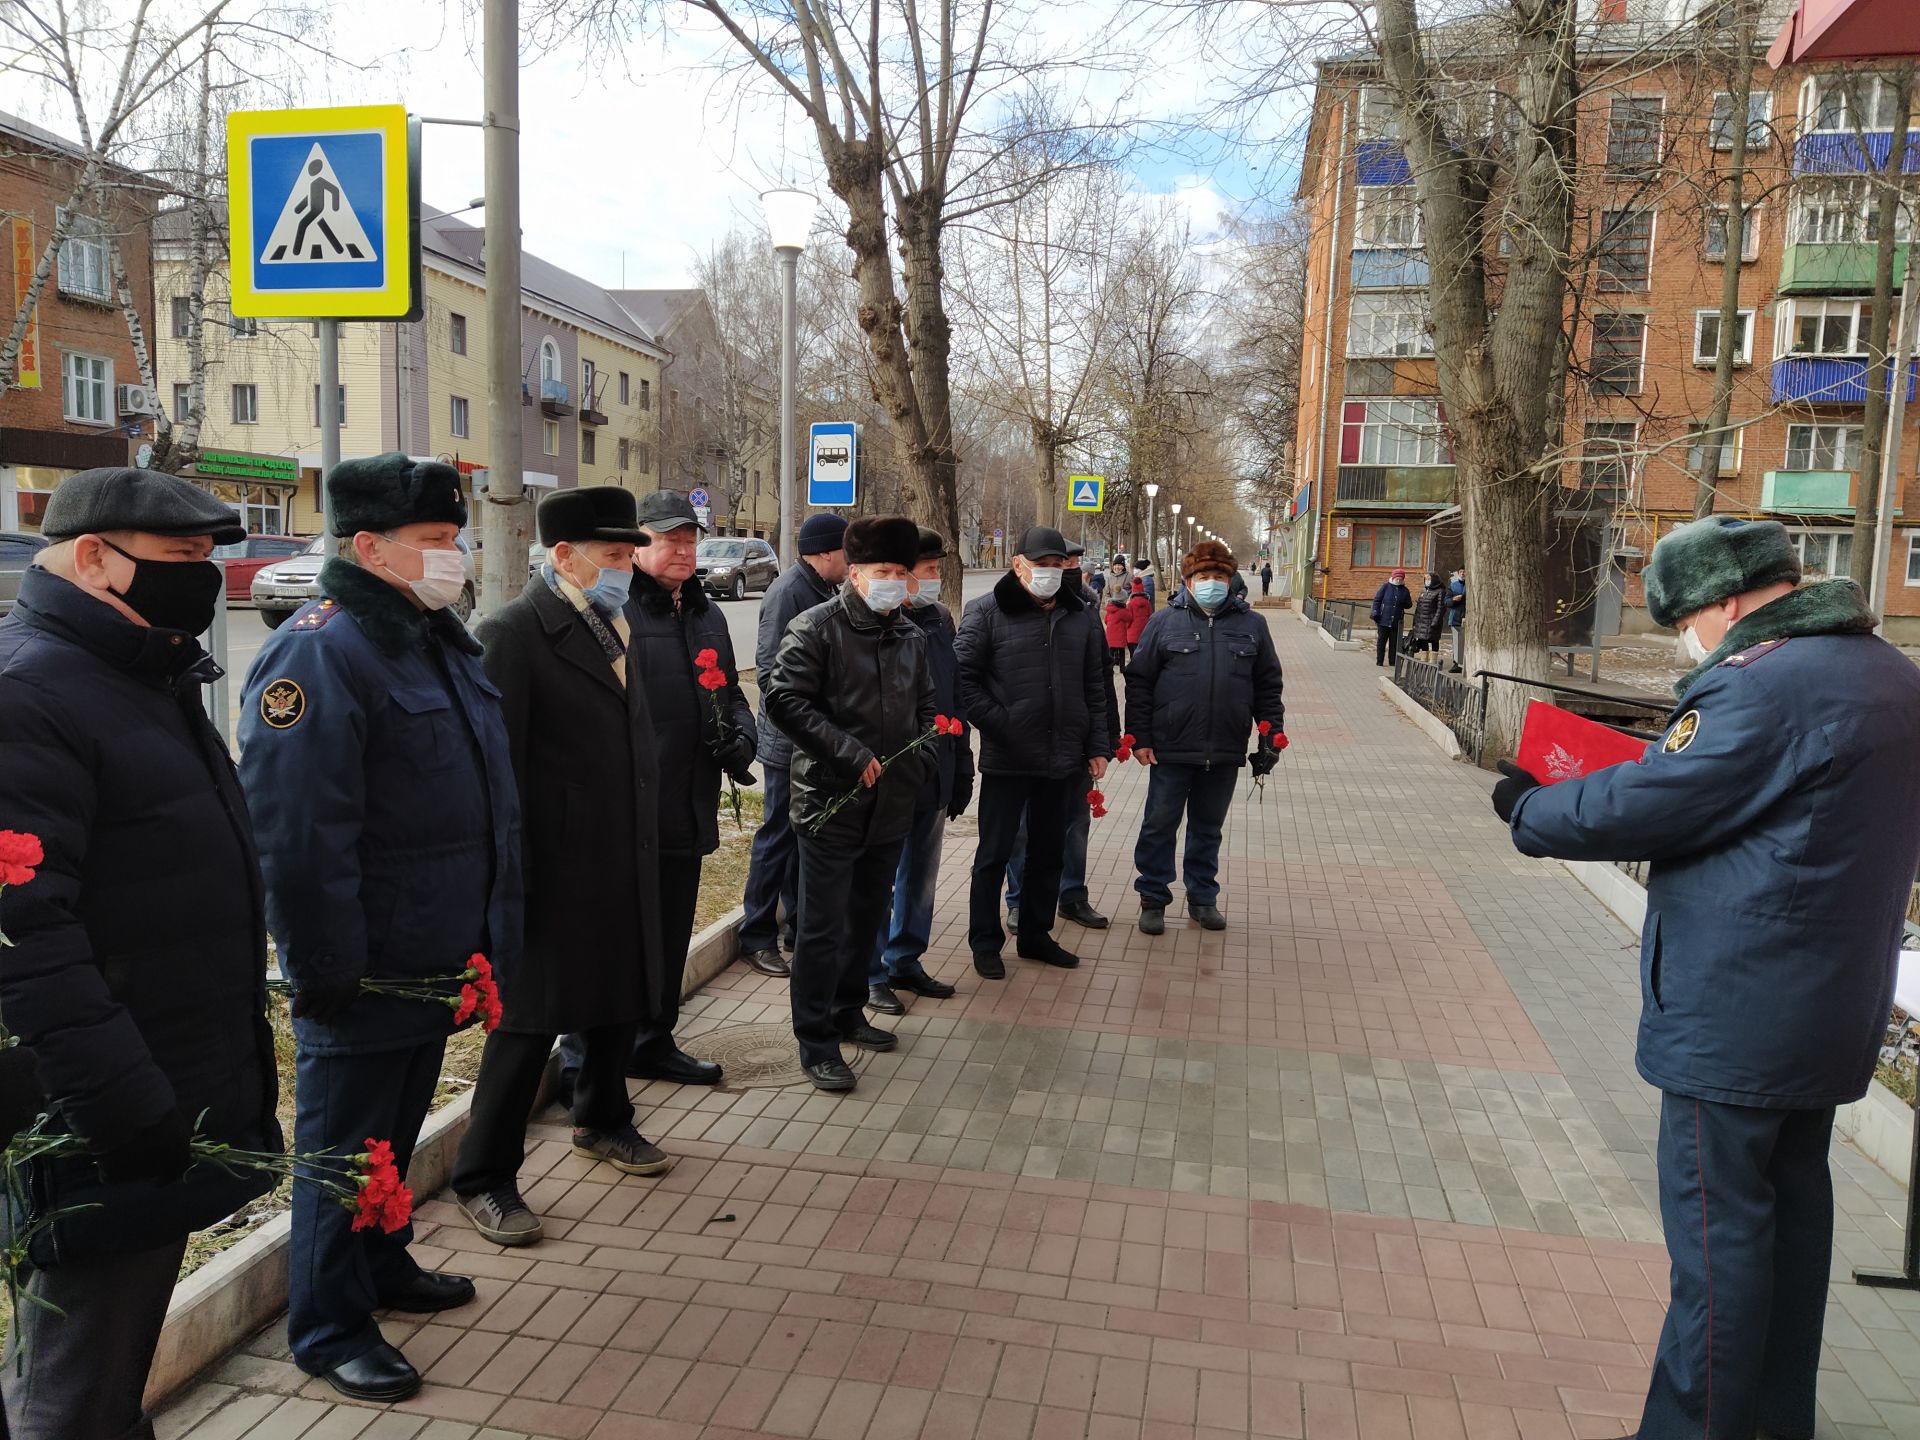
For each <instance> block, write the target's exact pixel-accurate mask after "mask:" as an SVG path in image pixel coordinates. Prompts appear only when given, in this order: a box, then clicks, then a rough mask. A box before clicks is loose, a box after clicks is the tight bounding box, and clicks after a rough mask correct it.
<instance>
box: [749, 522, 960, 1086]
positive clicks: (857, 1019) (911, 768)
mask: <svg viewBox="0 0 1920 1440" xmlns="http://www.w3.org/2000/svg"><path fill="white" fill-rule="evenodd" d="M846 550H847V584H846V587H845V588H844V589H843V590H842V591H841V592H840V593H839V595H837V596H835V597H834V598H833V599H832V600H830V601H828V602H827V603H826V604H824V605H816V606H814V607H813V608H812V609H811V610H808V611H806V612H805V613H803V614H801V615H800V616H799V617H797V618H796V619H795V620H794V622H793V623H792V624H791V625H789V626H788V627H787V638H786V639H785V640H783V641H781V642H780V652H779V654H777V655H776V656H775V657H774V660H773V665H772V666H771V668H770V669H769V670H768V671H767V672H766V673H765V674H764V675H763V676H762V677H761V682H760V683H761V685H762V687H763V693H764V694H765V696H766V706H767V713H768V714H769V715H770V716H772V717H773V722H774V724H776V725H778V726H779V727H780V728H781V730H782V731H784V732H785V733H786V734H787V735H788V736H789V737H791V739H792V741H793V747H794V749H793V827H794V831H795V833H796V834H797V835H798V836H799V839H800V933H799V935H798V937H797V938H796V941H795V944H794V949H793V985H792V990H793V1033H794V1037H795V1038H796V1039H797V1040H798V1041H799V1042H800V1063H801V1065H802V1066H803V1067H804V1068H805V1070H806V1072H807V1078H808V1079H809V1080H811V1081H813V1083H814V1085H815V1086H817V1087H818V1088H819V1089H822V1090H835V1091H838V1090H851V1089H852V1088H853V1085H854V1074H853V1071H852V1069H851V1068H849V1066H848V1065H847V1063H846V1060H845V1058H844V1057H843V1056H842V1054H841V1050H840V1047H841V1045H842V1044H843V1043H845V1044H848V1045H854V1046H857V1047H859V1048H860V1049H862V1050H891V1049H893V1048H894V1047H895V1046H896V1045H897V1044H898V1043H899V1041H898V1039H897V1038H896V1037H895V1036H894V1035H893V1034H892V1033H891V1032H890V1031H886V1030H881V1029H878V1028H876V1027H875V1026H874V1025H872V1024H870V1023H869V1022H868V1020H867V1017H866V1013H865V1012H864V1010H862V1008H861V1004H862V1002H863V1001H864V1000H865V999H866V998H867V966H868V963H869V962H870V961H871V959H872V957H873V946H874V941H875V939H876V937H877V936H878V935H879V933H880V926H881V924H882V922H883V921H884V920H885V918H886V915H887V910H888V907H889V906H890V904H891V903H892V900H893V876H894V871H895V870H896V869H897V868H898V866H899V863H900V847H901V845H902V843H903V842H904V841H905V840H906V837H907V830H908V828H909V827H910V826H911V825H912V823H913V812H914V809H915V807H916V805H917V804H918V801H919V796H920V792H921V787H922V786H923V785H924V783H925V782H926V780H927V777H928V776H929V774H930V773H932V771H933V769H934V766H935V762H934V759H933V752H932V751H931V750H930V749H929V748H927V747H925V746H923V747H922V748H920V749H918V750H915V751H913V752H912V753H910V754H904V755H901V754H900V752H901V751H902V750H903V749H905V747H906V746H908V745H910V744H912V743H913V741H915V740H916V739H918V738H919V737H920V736H922V735H927V734H929V733H931V732H932V730H933V717H934V714H935V713H936V712H935V707H934V703H933V678H932V676H931V675H930V674H929V673H928V670H927V657H926V643H927V642H926V639H925V637H924V636H922V634H921V632H920V627H919V626H917V625H915V624H914V623H913V622H912V621H911V620H909V619H907V617H906V616H905V615H903V614H901V607H902V606H903V605H904V604H905V603H906V599H907V593H908V583H909V581H910V579H911V577H912V575H913V567H914V564H915V562H916V561H917V560H918V559H919V553H920V527H919V526H918V525H915V524H914V523H913V521H911V520H909V519H907V518H906V517H905V516H904V515H886V516H879V517H873V516H861V517H860V518H859V519H857V520H855V521H853V522H852V523H851V524H850V525H848V526H847V533H846ZM893 755H899V756H900V758H898V759H896V760H894V761H893V762H892V763H891V764H889V765H883V764H882V761H883V759H884V758H885V757H888V756H893ZM849 794H851V795H852V796H853V799H852V800H851V802H849V803H845V804H842V803H841V801H842V797H844V796H847V795H849ZM836 806H838V807H839V808H838V809H836V808H835V807H836Z"/></svg>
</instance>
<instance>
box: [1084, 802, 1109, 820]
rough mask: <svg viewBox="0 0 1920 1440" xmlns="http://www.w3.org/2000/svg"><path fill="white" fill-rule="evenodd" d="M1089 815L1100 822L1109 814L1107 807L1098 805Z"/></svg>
mask: <svg viewBox="0 0 1920 1440" xmlns="http://www.w3.org/2000/svg"><path fill="white" fill-rule="evenodd" d="M1088 813H1089V814H1091V815H1092V816H1093V818H1094V819H1096V820H1098V819H1100V818H1101V817H1102V816H1104V815H1105V814H1106V813H1107V807H1106V806H1104V805H1096V806H1094V807H1093V809H1092V810H1091V811H1089V812H1088Z"/></svg>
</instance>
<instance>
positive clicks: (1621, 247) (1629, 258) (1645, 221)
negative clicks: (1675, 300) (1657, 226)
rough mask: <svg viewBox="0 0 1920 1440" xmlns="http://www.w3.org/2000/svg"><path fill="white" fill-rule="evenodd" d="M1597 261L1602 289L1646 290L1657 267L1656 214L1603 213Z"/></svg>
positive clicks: (1596, 245)
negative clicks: (1655, 256)
mask: <svg viewBox="0 0 1920 1440" xmlns="http://www.w3.org/2000/svg"><path fill="white" fill-rule="evenodd" d="M1594 258H1595V260H1596V261H1597V262H1598V265H1599V271H1600V288H1601V289H1602V290H1644V289H1646V288H1647V280H1648V278H1649V276H1650V274H1651V272H1652V268H1653V211H1651V210H1604V211H1602V212H1601V215H1600V236H1599V239H1598V241H1597V243H1596V244H1595V246H1594Z"/></svg>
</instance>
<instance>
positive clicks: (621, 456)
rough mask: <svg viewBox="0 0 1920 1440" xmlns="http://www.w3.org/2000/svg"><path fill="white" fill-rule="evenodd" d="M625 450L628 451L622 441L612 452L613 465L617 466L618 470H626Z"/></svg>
mask: <svg viewBox="0 0 1920 1440" xmlns="http://www.w3.org/2000/svg"><path fill="white" fill-rule="evenodd" d="M627 450H628V446H627V442H626V441H624V440H622V441H620V442H619V443H618V444H617V445H615V446H614V450H613V453H614V463H615V464H616V465H617V466H619V468H620V469H622V470H624V469H626V468H627V459H628V455H627Z"/></svg>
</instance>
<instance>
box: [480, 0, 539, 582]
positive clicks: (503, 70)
mask: <svg viewBox="0 0 1920 1440" xmlns="http://www.w3.org/2000/svg"><path fill="white" fill-rule="evenodd" d="M483 23H484V54H483V57H482V58H483V64H484V67H485V87H486V99H485V109H486V129H485V136H486V188H487V231H486V245H487V250H486V276H487V500H486V504H485V505H484V506H483V507H482V508H481V511H480V544H481V553H482V554H483V555H484V556H485V557H486V564H485V565H484V567H483V568H482V571H481V576H480V608H481V610H483V611H485V612H487V613H489V614H491V613H492V612H494V611H497V610H499V609H500V608H501V607H502V606H503V605H505V604H506V603H507V601H508V600H510V599H512V598H513V597H514V596H515V595H517V594H519V593H520V587H521V586H522V585H524V584H525V583H526V576H527V536H528V531H529V530H530V529H531V527H530V526H529V525H528V523H527V516H526V478H525V476H524V475H523V474H522V471H521V463H522V461H521V451H520V377H521V374H522V362H521V359H520V7H519V4H518V3H517V0H486V15H485V19H484V22H483Z"/></svg>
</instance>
